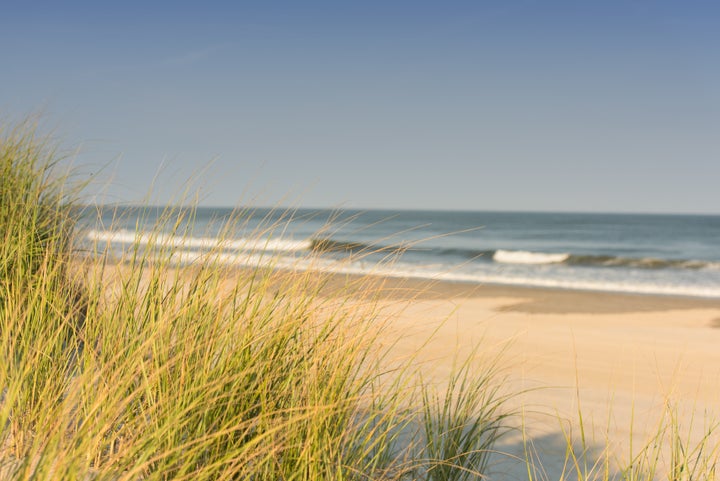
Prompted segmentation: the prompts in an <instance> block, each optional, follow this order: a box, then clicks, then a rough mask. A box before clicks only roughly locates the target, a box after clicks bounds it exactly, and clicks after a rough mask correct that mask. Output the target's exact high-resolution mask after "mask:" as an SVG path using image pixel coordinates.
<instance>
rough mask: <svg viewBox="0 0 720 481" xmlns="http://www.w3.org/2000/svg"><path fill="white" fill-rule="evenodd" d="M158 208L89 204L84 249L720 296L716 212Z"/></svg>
mask: <svg viewBox="0 0 720 481" xmlns="http://www.w3.org/2000/svg"><path fill="white" fill-rule="evenodd" d="M162 212H163V209H161V208H139V207H108V206H104V207H92V208H90V207H88V208H86V209H85V214H84V217H83V219H84V220H83V222H82V223H81V225H80V229H81V232H80V234H81V235H80V238H81V239H83V242H82V243H81V245H80V247H79V248H81V249H86V250H87V249H89V250H104V249H110V251H111V253H112V254H113V255H118V256H121V255H122V254H123V252H127V251H128V250H129V249H133V248H136V249H143V248H144V246H147V245H148V243H149V242H151V241H153V240H154V241H156V242H157V241H159V242H160V243H162V244H163V245H166V246H169V247H170V248H171V249H169V250H168V251H167V252H164V253H163V254H162V255H169V256H171V260H172V261H173V262H177V263H192V262H196V261H197V260H198V259H199V258H201V257H203V256H208V255H212V256H213V258H214V259H215V260H216V261H217V262H220V263H223V264H229V265H239V266H253V265H259V264H270V265H273V266H275V267H281V268H296V269H306V268H317V269H323V270H327V271H333V272H343V273H356V274H379V275H386V276H396V277H412V278H422V279H434V280H447V281H458V282H469V283H476V284H501V285H516V286H535V287H548V288H559V289H581V290H591V291H612V292H627V293H639V294H656V295H673V296H693V297H708V298H720V216H704V215H636V214H578V213H525V212H452V211H419V210H418V211H391V210H364V211H360V210H318V209H295V210H285V209H247V210H245V211H244V212H240V213H237V211H235V215H233V210H232V209H226V208H205V207H202V208H196V209H184V210H180V211H177V212H175V214H174V216H169V217H168V218H167V219H166V221H165V222H164V223H162V222H161V223H160V224H158V220H159V219H162V217H163V215H162ZM158 225H160V227H159V228H158V227H157V226H158ZM155 255H157V254H155Z"/></svg>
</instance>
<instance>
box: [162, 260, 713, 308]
mask: <svg viewBox="0 0 720 481" xmlns="http://www.w3.org/2000/svg"><path fill="white" fill-rule="evenodd" d="M199 260H206V261H207V260H210V261H212V262H217V263H220V264H225V265H234V266H244V267H257V266H270V267H274V268H283V269H297V270H308V269H311V270H321V271H324V272H333V273H340V274H359V275H368V274H370V275H380V276H387V277H400V278H415V279H432V280H442V281H454V282H472V283H476V284H496V285H512V286H527V287H547V288H555V289H558V288H559V289H570V290H588V291H605V292H624V293H633V294H653V295H671V296H690V297H709V298H720V287H711V286H701V285H694V286H693V285H684V284H664V283H660V282H648V281H645V282H633V281H622V280H609V279H605V280H599V279H595V280H593V279H563V278H552V277H529V276H528V277H525V276H522V275H514V276H512V275H511V276H507V275H496V274H492V273H480V272H467V271H462V270H448V269H446V268H443V266H441V265H432V266H431V265H416V264H408V263H402V262H398V263H394V264H382V263H381V264H377V263H364V262H344V261H336V260H332V259H323V258H319V257H301V258H295V257H283V256H270V255H262V254H243V253H223V252H219V253H203V252H200V251H180V252H177V253H175V254H173V261H175V262H178V263H193V262H196V261H199Z"/></svg>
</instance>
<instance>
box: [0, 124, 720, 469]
mask: <svg viewBox="0 0 720 481" xmlns="http://www.w3.org/2000/svg"><path fill="white" fill-rule="evenodd" d="M0 133H1V134H2V136H1V137H0V175H1V177H0V235H2V238H3V242H2V243H0V356H1V357H2V362H1V363H0V479H36V480H44V479H68V480H75V479H77V480H106V479H107V480H155V479H156V480H169V479H188V480H189V479H193V480H204V479H207V480H222V479H228V480H229V479H233V480H234V479H252V480H322V479H333V480H336V479H337V480H342V479H348V480H365V479H368V480H369V479H378V480H406V479H407V480H409V479H421V480H427V481H436V480H438V481H439V480H443V481H454V480H458V481H459V480H470V479H482V478H483V477H486V476H488V475H489V474H490V473H491V470H492V466H491V459H492V456H496V455H498V452H497V443H498V440H500V439H501V438H502V437H503V436H504V435H505V434H507V433H508V432H509V431H510V430H512V429H513V428H512V426H513V425H515V424H518V422H517V419H516V418H515V417H514V416H513V413H512V412H511V411H510V409H509V407H508V406H509V403H508V402H507V401H508V399H509V398H510V397H511V396H512V393H507V392H506V391H505V390H504V389H503V384H502V381H503V376H502V359H501V358H500V357H498V356H497V355H487V354H486V353H484V352H483V345H482V343H480V344H478V346H477V348H476V349H475V350H474V351H473V352H471V353H470V354H469V355H468V356H467V357H465V358H459V359H457V360H456V363H455V369H454V370H453V372H452V373H451V374H450V376H449V378H448V379H447V380H446V381H445V382H444V383H442V382H441V383H437V382H434V381H433V382H431V381H428V380H426V378H425V377H424V376H423V366H418V365H416V363H415V362H414V359H413V358H410V359H404V360H399V361H396V362H394V363H390V364H391V365H392V367H391V368H388V365H389V363H388V358H389V357H391V352H392V343H390V346H389V347H388V345H387V342H385V343H383V342H380V341H383V340H385V338H384V336H385V335H386V331H385V328H386V327H387V325H388V323H389V322H390V321H391V318H389V317H388V316H389V314H387V312H386V311H384V310H383V309H382V307H381V303H380V302H379V299H380V296H379V293H380V290H381V289H382V283H377V282H376V281H371V280H369V279H362V278H361V279H353V280H352V281H348V283H347V284H346V285H344V286H342V287H341V288H333V289H328V284H329V281H330V276H329V275H326V274H323V273H322V272H321V271H319V270H313V269H309V270H307V269H306V270H302V271H291V270H281V269H275V268H274V259H273V257H272V255H268V254H265V253H264V252H262V251H261V250H260V251H259V252H257V253H256V254H257V255H258V257H259V259H260V262H258V263H257V264H256V265H255V266H253V267H247V268H243V269H230V268H228V267H227V266H226V265H224V264H223V263H222V262H221V254H222V253H221V250H220V248H219V247H218V250H216V251H212V250H211V251H210V252H207V253H205V254H204V255H202V256H197V257H195V258H193V259H192V261H185V262H180V261H179V259H178V256H177V254H178V252H179V249H178V246H177V245H171V244H169V243H167V242H165V241H164V239H165V238H166V237H164V236H163V235H162V233H163V232H165V233H166V232H173V233H174V234H175V235H176V236H179V237H183V236H190V235H191V234H192V233H191V232H190V231H188V230H187V229H188V227H187V226H191V225H192V222H191V221H192V217H193V209H192V208H179V207H177V208H176V207H168V208H167V209H166V210H165V211H164V212H163V214H162V215H161V216H160V217H159V220H158V221H157V222H156V223H155V225H154V228H152V229H151V233H150V234H149V241H148V240H147V239H145V240H144V241H143V242H136V243H135V244H133V245H132V246H130V248H128V249H127V250H126V251H125V252H124V253H123V254H122V255H120V256H118V255H117V254H116V253H114V252H113V251H112V250H110V249H109V248H107V247H108V246H105V245H102V243H100V242H97V243H96V244H95V245H94V246H93V248H92V249H89V251H87V252H85V253H79V252H78V250H77V245H78V243H77V241H79V240H80V239H78V238H77V236H78V233H77V232H76V223H77V221H78V219H79V216H80V215H81V214H82V213H81V209H80V204H79V199H81V198H82V197H81V196H82V189H83V184H82V182H79V183H78V182H77V181H76V180H75V179H74V177H73V176H72V174H71V172H67V171H63V170H62V168H61V164H62V163H61V162H60V161H61V160H62V156H59V155H58V154H57V152H56V151H55V150H54V149H53V146H52V144H51V143H50V142H48V141H47V140H45V139H44V138H42V137H40V136H38V135H36V133H35V131H34V129H33V128H32V126H31V125H29V124H28V123H22V124H20V125H18V126H16V127H12V128H6V129H5V130H3V131H2V132H0ZM87 208H88V207H86V209H87ZM84 215H87V212H86V213H85V214H84ZM248 215H250V214H249V213H248V212H246V211H238V212H237V214H236V216H235V217H233V219H231V220H230V221H228V222H227V223H226V224H225V225H224V226H222V228H221V231H222V232H224V233H225V235H226V236H227V237H228V238H230V237H231V236H232V233H233V231H234V229H236V228H238V227H239V226H240V225H242V224H243V222H244V219H246V216H248ZM281 228H282V226H277V225H265V226H264V227H263V228H262V229H263V230H262V231H259V232H257V238H258V239H262V238H265V237H266V234H267V233H268V232H270V231H272V230H274V229H281ZM442 321H443V320H442V319H438V322H442ZM579 416H580V423H579V425H580V426H581V427H582V426H583V422H582V412H581V411H579ZM559 425H562V424H561V423H560V424H559ZM716 432H717V428H716V426H715V425H711V426H709V427H708V429H707V434H706V435H704V436H703V437H702V438H701V440H700V441H699V442H696V441H691V436H690V435H688V436H684V435H683V434H682V433H681V421H680V419H679V417H678V416H675V415H673V411H672V410H669V411H668V415H667V417H665V418H663V420H662V421H661V423H660V424H659V427H658V429H657V432H656V435H655V436H653V437H652V438H651V439H650V440H649V441H647V442H646V443H644V444H642V445H641V447H640V449H638V450H637V451H636V452H633V451H632V449H630V455H629V457H628V459H624V460H623V459H619V457H618V456H617V455H616V453H614V452H613V451H612V450H611V449H610V446H608V447H607V449H606V450H604V451H603V453H602V455H601V456H597V453H595V452H594V451H591V450H590V448H589V447H588V444H587V443H586V439H585V435H584V433H582V431H581V434H580V435H579V436H578V435H576V436H573V435H572V433H571V432H570V431H565V433H566V443H567V451H566V467H567V469H566V471H565V472H564V474H563V477H562V479H580V480H588V481H589V480H599V479H623V480H651V479H661V478H662V479H671V480H678V481H679V480H686V479H687V480H690V479H714V476H715V470H716V467H717V459H718V448H717V446H718V445H717V443H716V442H715V441H714V439H715V438H714V435H715V433H716ZM520 461H521V462H524V463H526V464H527V466H528V469H527V473H528V478H529V479H543V477H542V476H541V475H540V474H541V473H542V472H543V469H542V459H539V458H538V457H537V456H535V455H534V453H533V449H532V446H531V443H530V442H528V444H527V446H526V455H525V458H524V459H522V460H520ZM493 479H503V478H502V473H500V474H499V475H498V474H497V473H496V475H495V476H494V478H493Z"/></svg>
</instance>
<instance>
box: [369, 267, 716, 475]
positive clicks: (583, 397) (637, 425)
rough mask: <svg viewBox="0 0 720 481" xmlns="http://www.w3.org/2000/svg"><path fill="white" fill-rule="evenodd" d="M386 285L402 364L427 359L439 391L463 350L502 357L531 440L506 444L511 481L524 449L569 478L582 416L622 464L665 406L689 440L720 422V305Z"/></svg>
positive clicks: (503, 466)
mask: <svg viewBox="0 0 720 481" xmlns="http://www.w3.org/2000/svg"><path fill="white" fill-rule="evenodd" d="M384 283H385V284H384V287H385V289H384V291H383V292H384V295H383V300H382V301H381V302H382V303H383V305H384V306H385V307H386V308H387V309H389V310H390V311H389V312H391V313H392V315H391V319H392V321H391V324H390V326H389V333H390V335H389V336H388V337H387V338H386V339H388V343H393V344H392V352H393V353H394V355H395V356H397V358H396V359H403V358H406V357H408V356H418V357H417V362H418V365H419V366H420V367H421V369H422V370H423V372H424V373H432V375H433V379H434V380H436V381H437V382H438V383H442V382H443V381H444V380H446V379H447V376H448V374H449V372H450V370H451V369H452V363H453V359H454V357H455V354H456V353H458V354H460V356H461V357H462V355H463V354H464V353H468V352H470V350H471V349H473V347H475V346H477V345H478V344H481V346H482V347H481V348H480V352H481V355H482V356H483V357H485V356H486V357H487V358H488V359H492V358H493V356H498V355H499V356H501V359H502V366H503V370H504V374H505V375H506V376H507V379H506V381H505V385H506V387H507V390H508V392H516V393H520V394H518V395H517V396H515V397H514V398H513V399H512V401H511V402H510V403H509V405H508V407H509V408H512V409H514V410H516V411H517V412H519V413H521V414H520V415H519V416H518V417H517V418H515V423H516V424H517V426H518V427H521V428H524V430H525V439H526V441H528V442H523V435H522V434H521V431H518V432H517V433H514V434H511V435H510V436H508V437H507V438H506V439H505V441H504V443H503V444H502V445H501V446H499V448H500V449H499V450H500V451H503V452H504V453H505V454H504V455H501V456H498V457H497V463H498V464H497V466H496V468H495V469H496V472H500V473H503V476H502V479H508V478H510V479H527V477H528V475H527V472H526V469H525V465H524V464H523V463H522V462H519V461H517V460H513V459H512V457H511V456H519V457H523V453H524V450H525V449H526V446H530V449H532V450H533V451H534V456H536V457H537V459H539V460H540V462H541V464H542V466H543V469H544V470H545V476H547V478H548V479H560V477H561V473H562V471H563V465H564V461H563V460H564V457H565V452H566V447H567V442H566V441H565V439H566V435H567V434H569V433H571V432H572V435H573V438H574V439H576V440H579V439H580V427H579V423H578V412H580V413H581V414H582V417H583V426H584V429H585V430H586V439H587V447H588V448H590V449H591V450H596V452H595V454H593V456H594V457H595V458H598V457H599V456H600V455H599V452H600V451H601V450H602V449H603V448H605V447H609V449H611V450H612V452H613V455H612V456H613V457H617V458H618V460H620V461H623V460H626V458H627V457H629V456H630V453H631V451H630V450H631V445H630V440H631V438H632V439H633V440H634V449H635V451H633V452H636V451H637V449H638V447H639V446H641V443H642V442H644V441H647V439H648V438H649V436H651V435H653V434H657V432H658V429H659V425H660V421H661V418H662V416H663V414H664V413H667V407H668V406H673V407H674V409H676V411H673V412H676V413H677V415H678V419H679V425H680V427H681V429H682V430H683V431H682V432H683V433H685V434H683V435H682V436H683V437H685V438H688V439H689V438H690V437H693V436H699V435H700V433H701V431H702V428H703V427H704V426H706V424H707V423H708V422H710V421H712V420H713V419H718V417H717V416H718V415H719V414H720V412H718V409H717V406H720V403H719V402H718V401H720V389H719V386H720V349H718V345H720V328H719V326H720V301H718V300H712V299H699V298H680V297H658V296H641V295H628V294H613V293H597V292H586V291H569V290H546V289H530V288H516V287H504V286H470V285H467V284H459V283H458V284H456V283H434V284H431V285H430V284H427V283H426V282H421V281H407V280H405V281H401V280H397V279H386V280H385V281H384ZM428 338H431V340H430V341H429V342H428V341H427V340H428ZM426 343H427V344H426ZM418 351H419V354H418ZM578 405H579V406H580V410H578ZM689 431H692V434H688V433H689ZM508 454H509V455H510V456H507V455H508Z"/></svg>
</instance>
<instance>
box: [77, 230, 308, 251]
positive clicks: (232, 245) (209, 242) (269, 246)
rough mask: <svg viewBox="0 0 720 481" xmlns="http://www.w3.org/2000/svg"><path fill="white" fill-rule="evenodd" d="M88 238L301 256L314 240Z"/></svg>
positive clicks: (123, 234) (101, 234) (96, 234)
mask: <svg viewBox="0 0 720 481" xmlns="http://www.w3.org/2000/svg"><path fill="white" fill-rule="evenodd" d="M87 238H88V239H90V240H92V241H98V242H115V243H120V244H139V245H148V244H157V245H162V246H168V247H182V248H200V249H217V248H220V249H232V250H237V251H251V252H260V251H273V252H298V251H307V250H310V248H311V241H310V240H299V241H297V240H290V239H262V238H260V239H244V238H241V239H219V238H217V237H184V236H173V235H169V234H148V233H142V232H135V231H129V230H124V229H123V230H116V231H109V230H104V231H98V230H91V231H89V232H88V233H87Z"/></svg>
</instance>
